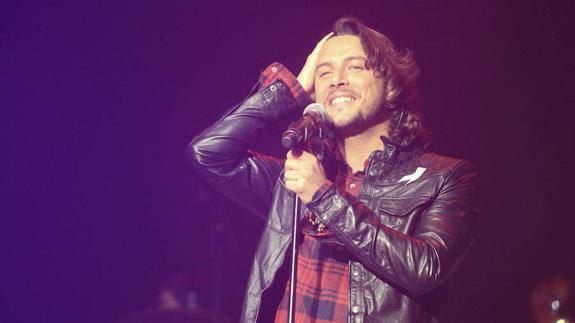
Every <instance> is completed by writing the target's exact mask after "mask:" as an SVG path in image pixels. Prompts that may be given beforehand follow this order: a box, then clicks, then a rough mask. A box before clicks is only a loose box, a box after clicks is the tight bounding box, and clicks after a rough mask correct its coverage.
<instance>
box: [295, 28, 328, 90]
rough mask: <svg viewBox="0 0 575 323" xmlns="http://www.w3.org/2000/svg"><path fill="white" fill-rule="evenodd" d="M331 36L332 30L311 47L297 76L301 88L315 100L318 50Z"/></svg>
mask: <svg viewBox="0 0 575 323" xmlns="http://www.w3.org/2000/svg"><path fill="white" fill-rule="evenodd" d="M331 36H333V32H331V33H329V34H327V35H325V36H323V38H322V39H321V40H320V41H319V42H318V43H317V45H315V48H314V49H313V51H312V52H311V54H309V55H308V57H307V59H306V61H305V65H304V66H303V68H302V69H301V72H299V75H298V76H297V80H298V81H299V83H300V84H301V86H302V87H303V89H304V90H305V91H306V92H307V93H308V94H309V95H310V97H311V98H312V99H314V100H315V90H314V80H315V68H316V66H317V58H318V56H319V52H320V51H321V48H322V46H323V44H324V43H325V42H326V41H327V40H328V39H329V38H330V37H331Z"/></svg>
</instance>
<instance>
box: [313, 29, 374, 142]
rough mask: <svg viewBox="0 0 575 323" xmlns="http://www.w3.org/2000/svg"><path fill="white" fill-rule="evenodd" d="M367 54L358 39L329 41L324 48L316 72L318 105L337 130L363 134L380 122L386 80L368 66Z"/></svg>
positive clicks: (334, 39)
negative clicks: (323, 108) (366, 65)
mask: <svg viewBox="0 0 575 323" xmlns="http://www.w3.org/2000/svg"><path fill="white" fill-rule="evenodd" d="M366 60H367V54H366V53H365V51H364V50H363V46H362V45H361V40H360V39H359V37H357V36H353V35H342V36H335V37H332V38H330V39H329V40H328V41H327V42H326V43H325V44H324V45H323V47H322V49H321V51H320V53H319V57H318V64H317V67H316V73H315V95H316V102H317V103H320V104H322V105H323V106H324V107H325V108H326V110H327V114H328V117H329V119H330V120H331V121H332V123H333V125H334V127H335V128H336V129H337V130H352V131H354V132H358V131H359V132H362V131H363V130H365V129H366V128H367V127H369V126H371V125H373V124H375V123H378V122H379V121H383V120H379V119H380V118H381V115H380V110H381V106H382V103H383V79H382V78H381V77H379V76H377V75H376V74H375V71H374V70H373V69H369V70H368V69H367V68H366V67H365V64H366Z"/></svg>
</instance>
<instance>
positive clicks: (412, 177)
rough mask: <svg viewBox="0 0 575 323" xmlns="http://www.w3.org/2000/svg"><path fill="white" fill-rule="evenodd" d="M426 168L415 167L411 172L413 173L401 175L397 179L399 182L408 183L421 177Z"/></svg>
mask: <svg viewBox="0 0 575 323" xmlns="http://www.w3.org/2000/svg"><path fill="white" fill-rule="evenodd" d="M426 169H427V168H424V167H417V169H416V170H415V172H413V174H410V175H405V176H403V177H402V178H401V179H400V180H399V182H407V183H408V184H409V183H411V182H413V181H414V180H416V179H418V178H419V177H421V175H423V173H424V172H425V170H426Z"/></svg>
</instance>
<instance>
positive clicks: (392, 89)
mask: <svg viewBox="0 0 575 323" xmlns="http://www.w3.org/2000/svg"><path fill="white" fill-rule="evenodd" d="M332 31H333V33H334V36H340V35H354V36H358V37H359V38H360V40H361V44H362V46H363V49H364V50H365V52H366V54H367V62H366V67H367V68H368V69H371V68H373V69H374V70H375V72H376V74H378V75H380V76H381V77H382V78H383V80H384V89H383V90H384V93H385V97H384V107H385V108H387V109H389V110H388V111H389V113H390V120H391V121H390V132H389V138H387V139H388V140H387V141H388V142H390V143H392V144H393V145H395V146H396V147H397V148H399V149H402V150H406V149H409V148H411V147H413V146H414V145H418V146H423V147H426V146H427V145H428V144H429V143H430V142H431V133H430V132H429V130H427V129H426V128H424V127H423V114H422V113H421V111H420V109H419V95H418V92H417V87H416V81H417V77H418V75H419V67H418V66H417V63H416V62H415V59H414V58H413V54H412V52H411V51H409V50H407V49H398V48H396V47H395V46H394V45H393V43H392V42H391V41H390V40H389V38H387V37H386V36H385V35H383V34H382V33H380V32H378V31H376V30H373V29H371V28H369V27H367V26H366V25H365V24H364V23H363V22H362V21H361V20H360V19H358V18H356V17H342V18H340V19H338V20H337V21H336V22H335V23H334V24H333V27H332Z"/></svg>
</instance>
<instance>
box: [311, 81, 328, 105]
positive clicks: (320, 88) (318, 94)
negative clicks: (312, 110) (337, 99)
mask: <svg viewBox="0 0 575 323" xmlns="http://www.w3.org/2000/svg"><path fill="white" fill-rule="evenodd" d="M314 88H315V98H316V101H317V102H318V103H322V102H323V100H324V99H325V97H326V95H327V93H326V92H327V91H326V87H325V85H324V84H323V82H315V85H314Z"/></svg>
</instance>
